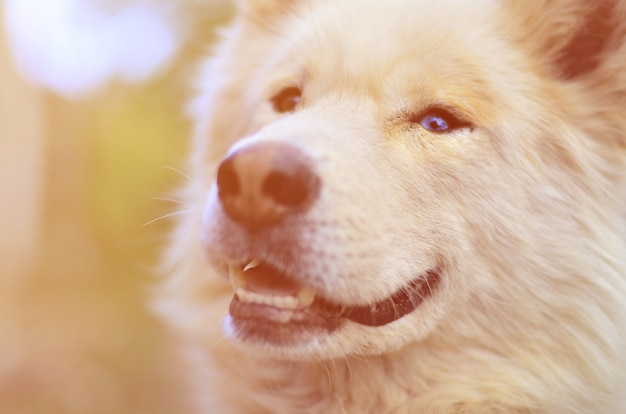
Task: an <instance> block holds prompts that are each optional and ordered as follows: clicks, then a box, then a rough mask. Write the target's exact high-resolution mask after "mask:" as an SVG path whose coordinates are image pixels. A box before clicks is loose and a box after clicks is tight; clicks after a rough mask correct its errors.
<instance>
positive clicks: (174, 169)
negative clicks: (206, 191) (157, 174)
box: [163, 166, 202, 187]
mask: <svg viewBox="0 0 626 414" xmlns="http://www.w3.org/2000/svg"><path fill="white" fill-rule="evenodd" d="M163 169H165V170H170V171H174V172H175V173H177V174H179V175H181V176H182V177H184V178H185V179H186V180H187V181H189V182H190V183H191V184H194V185H197V186H198V187H202V186H201V185H200V183H199V182H198V181H196V180H194V179H193V178H192V177H191V176H190V175H189V174H185V173H184V172H183V171H181V170H179V169H178V168H174V167H169V166H164V167H163Z"/></svg>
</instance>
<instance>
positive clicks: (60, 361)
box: [0, 0, 231, 414]
mask: <svg viewBox="0 0 626 414" xmlns="http://www.w3.org/2000/svg"><path fill="white" fill-rule="evenodd" d="M0 4H1V7H0V13H1V14H0V197H1V199H0V201H1V203H0V413H7V414H20V413H28V414H39V413H45V414H56V413H63V414H65V413H67V414H70V413H76V414H99V413H103V414H104V413H112V414H113V413H116V414H117V413H133V414H137V413H155V414H159V413H185V412H187V411H188V406H187V405H186V404H185V401H186V398H185V392H186V386H185V384H184V381H183V380H182V378H181V375H180V372H178V364H177V362H176V358H175V356H174V352H173V347H172V342H173V339H172V338H171V337H170V335H168V332H167V329H165V328H164V327H163V326H162V325H161V323H160V322H159V321H158V320H157V319H156V318H154V317H153V316H152V315H151V313H150V312H149V310H148V303H149V299H150V290H151V289H152V288H153V287H154V285H155V284H157V283H158V279H157V278H156V276H155V275H156V272H155V268H156V267H157V264H158V255H159V252H160V250H161V249H162V248H163V246H164V244H165V242H166V239H167V232H168V229H169V228H170V227H171V224H172V221H171V219H168V217H169V216H171V215H172V214H173V215H176V214H184V210H185V206H181V205H179V204H177V203H176V201H175V200H170V193H171V190H172V189H173V188H174V187H175V186H176V185H177V183H180V182H181V181H183V180H185V178H184V176H183V172H184V161H183V158H184V154H185V150H186V146H187V143H188V135H189V131H190V125H189V121H188V119H187V118H186V116H185V105H186V101H187V100H188V98H189V97H190V96H191V95H192V93H193V76H194V73H195V70H196V68H197V67H198V64H199V62H200V61H201V59H202V57H203V56H205V55H206V54H207V53H209V51H210V46H211V43H212V41H213V40H214V31H215V28H216V27H217V26H220V25H223V24H224V23H225V22H226V21H227V20H228V18H229V17H230V14H231V5H230V4H229V2H228V1H227V0H3V2H2V3H0ZM161 217H164V218H162V219H159V218H161Z"/></svg>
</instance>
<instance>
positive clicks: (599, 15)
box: [508, 0, 626, 80]
mask: <svg viewBox="0 0 626 414" xmlns="http://www.w3.org/2000/svg"><path fill="white" fill-rule="evenodd" d="M508 5H509V7H510V8H511V9H512V11H513V14H512V15H513V16H518V18H519V16H523V17H522V19H521V20H518V24H519V25H520V26H521V27H520V29H521V30H520V31H519V32H518V33H521V34H522V36H523V37H522V38H521V39H519V40H520V41H521V42H523V43H526V44H527V45H531V47H532V48H534V49H535V50H533V53H534V54H536V56H541V57H543V58H545V59H549V62H548V63H550V64H551V65H552V67H553V68H554V69H555V73H556V74H557V76H558V77H560V78H562V79H565V80H570V79H575V78H578V77H581V76H584V75H587V74H589V73H591V72H593V71H595V70H596V69H597V68H598V67H599V66H600V65H601V64H602V63H603V61H604V60H606V59H607V58H609V57H611V56H612V55H613V54H615V53H618V52H619V51H620V47H621V46H623V43H624V37H625V34H626V1H624V0H531V1H528V2H526V1H524V2H522V1H517V0H509V1H508ZM621 53H622V54H623V49H621ZM624 59H626V56H624Z"/></svg>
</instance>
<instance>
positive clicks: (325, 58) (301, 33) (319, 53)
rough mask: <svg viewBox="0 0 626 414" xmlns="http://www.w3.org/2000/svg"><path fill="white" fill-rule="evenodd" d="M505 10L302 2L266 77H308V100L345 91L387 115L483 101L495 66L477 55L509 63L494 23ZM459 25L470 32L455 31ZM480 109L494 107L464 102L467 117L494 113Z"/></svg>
mask: <svg viewBox="0 0 626 414" xmlns="http://www.w3.org/2000/svg"><path fill="white" fill-rule="evenodd" d="M355 10H358V11H359V12H358V13H355ZM499 11H500V8H499V5H498V4H497V3H496V2H494V1H491V0H479V1H453V0H447V1H441V2H430V1H407V0H391V1H385V2H381V1H379V0H334V1H329V0H322V1H313V2H302V3H301V7H300V8H299V9H298V11H297V13H294V14H291V15H290V16H289V18H287V19H286V20H285V21H284V24H285V25H286V28H285V29H284V30H282V31H281V32H282V33H286V34H285V35H283V37H282V38H281V39H279V42H281V43H282V45H283V47H282V48H276V50H274V51H273V52H272V53H274V55H273V57H272V58H271V59H270V61H271V63H269V65H268V66H269V67H268V68H267V69H268V70H267V72H264V76H263V78H264V79H267V77H266V74H267V73H269V74H270V77H275V76H277V75H276V74H277V73H284V72H289V76H292V74H294V73H297V75H295V76H300V75H299V74H300V73H301V72H305V74H304V75H303V76H304V78H305V81H304V82H305V84H306V86H307V94H308V96H309V97H313V98H314V97H315V95H316V94H319V96H327V95H328V93H329V91H335V93H338V94H342V93H345V92H346V90H347V92H348V93H347V94H344V95H343V96H351V95H354V94H357V95H360V96H364V95H367V96H368V97H369V98H372V99H374V100H375V101H376V102H378V105H377V108H378V110H379V111H381V112H387V113H394V112H397V110H398V109H400V108H403V107H407V106H411V105H412V104H414V103H415V102H414V101H415V99H416V98H415V97H418V96H419V97H422V98H426V99H431V100H441V101H448V102H449V103H451V104H455V103H456V102H455V100H458V99H459V98H462V97H463V96H474V97H479V96H483V95H484V94H485V91H486V90H488V89H494V87H492V86H490V83H491V82H493V81H494V77H495V76H494V74H496V73H497V69H496V68H494V67H490V69H491V70H490V74H489V76H488V75H487V74H486V70H485V68H484V67H482V66H480V65H477V63H476V62H481V61H483V59H477V55H478V57H487V58H488V59H486V60H487V61H489V58H490V57H491V58H493V56H498V59H506V57H505V56H504V55H506V54H507V53H509V51H508V50H507V49H506V48H505V47H503V43H502V41H501V38H500V37H499V36H500V33H498V31H497V28H496V27H497V26H496V24H495V22H494V17H495V16H497V15H498V12H499ZM459 26H465V27H466V28H465V29H464V30H452V28H453V27H456V28H457V29H458V27H459ZM477 45H480V47H477ZM492 60H493V59H492ZM266 63H267V62H266ZM495 65H496V62H494V63H492V64H490V66H495ZM503 66H506V65H503ZM507 67H508V68H509V69H508V70H510V65H509V66H507ZM496 76H497V75H496ZM281 79H282V78H281ZM309 80H310V82H309ZM294 82H300V80H298V79H294ZM276 83H279V84H280V83H283V81H282V80H279V81H278V82H276ZM435 85H436V86H435ZM435 89H436V90H435ZM459 91H463V93H462V94H460V93H459ZM489 96H490V97H491V98H490V100H493V99H492V98H493V94H491V95H489ZM402 97H406V98H407V101H406V102H404V101H403V100H402ZM422 98H417V99H422ZM388 100H389V101H390V102H389V105H385V102H386V101H388ZM411 100H413V102H412V101H411ZM492 103H493V102H492ZM459 104H460V106H461V107H463V106H464V105H463V103H462V102H459ZM477 105H489V102H486V100H485V101H481V102H480V103H477V102H475V101H474V102H472V103H471V104H468V105H465V106H467V107H468V111H469V112H470V113H469V114H468V115H470V116H471V112H473V111H474V110H476V111H478V112H480V113H481V114H483V115H484V114H485V113H487V112H488V110H487V109H486V108H478V107H477ZM383 116H384V114H383Z"/></svg>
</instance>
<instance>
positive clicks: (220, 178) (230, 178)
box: [217, 158, 241, 200]
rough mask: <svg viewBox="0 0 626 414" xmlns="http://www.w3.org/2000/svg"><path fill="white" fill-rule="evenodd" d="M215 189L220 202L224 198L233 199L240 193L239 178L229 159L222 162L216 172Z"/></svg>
mask: <svg viewBox="0 0 626 414" xmlns="http://www.w3.org/2000/svg"><path fill="white" fill-rule="evenodd" d="M217 188H218V194H219V197H220V199H221V200H224V198H226V197H234V196H236V195H237V194H239V192H240V191H241V184H240V183H239V177H238V175H237V171H236V170H235V167H234V162H233V160H232V159H231V158H227V159H226V160H224V162H222V164H220V167H219V169H218V170H217Z"/></svg>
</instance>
